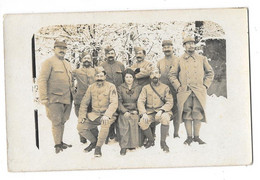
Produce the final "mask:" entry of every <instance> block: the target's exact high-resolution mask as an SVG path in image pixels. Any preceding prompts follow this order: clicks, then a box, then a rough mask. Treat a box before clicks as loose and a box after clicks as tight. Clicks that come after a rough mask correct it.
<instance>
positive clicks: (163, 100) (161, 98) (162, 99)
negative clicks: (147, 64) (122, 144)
mask: <svg viewBox="0 0 260 180" xmlns="http://www.w3.org/2000/svg"><path fill="white" fill-rule="evenodd" d="M150 87H151V88H152V90H153V92H155V94H156V95H157V96H158V97H159V98H160V100H161V101H162V102H163V103H165V99H164V98H163V97H162V96H160V94H159V93H158V92H157V91H156V90H155V89H154V87H153V86H152V84H151V83H150Z"/></svg>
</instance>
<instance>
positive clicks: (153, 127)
mask: <svg viewBox="0 0 260 180" xmlns="http://www.w3.org/2000/svg"><path fill="white" fill-rule="evenodd" d="M155 130H156V126H155V124H153V125H152V126H151V131H152V134H153V137H154V138H155V137H156V134H155Z"/></svg>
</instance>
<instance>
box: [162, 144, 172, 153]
mask: <svg viewBox="0 0 260 180" xmlns="http://www.w3.org/2000/svg"><path fill="white" fill-rule="evenodd" d="M161 149H162V150H163V151H165V152H167V153H168V152H170V149H169V147H168V146H167V144H166V142H165V141H161Z"/></svg>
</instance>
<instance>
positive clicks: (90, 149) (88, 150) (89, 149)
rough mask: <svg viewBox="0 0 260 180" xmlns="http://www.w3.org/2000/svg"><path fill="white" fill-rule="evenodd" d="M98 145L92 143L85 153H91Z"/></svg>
mask: <svg viewBox="0 0 260 180" xmlns="http://www.w3.org/2000/svg"><path fill="white" fill-rule="evenodd" d="M96 144H97V142H93V143H90V145H89V146H88V147H86V148H85V149H84V151H85V152H90V151H92V149H94V148H95V147H96Z"/></svg>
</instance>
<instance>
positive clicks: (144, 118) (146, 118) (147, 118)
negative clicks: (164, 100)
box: [142, 113, 149, 123]
mask: <svg viewBox="0 0 260 180" xmlns="http://www.w3.org/2000/svg"><path fill="white" fill-rule="evenodd" d="M142 118H143V120H144V122H145V123H148V120H149V117H148V115H147V114H146V113H144V114H143V117H142Z"/></svg>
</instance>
